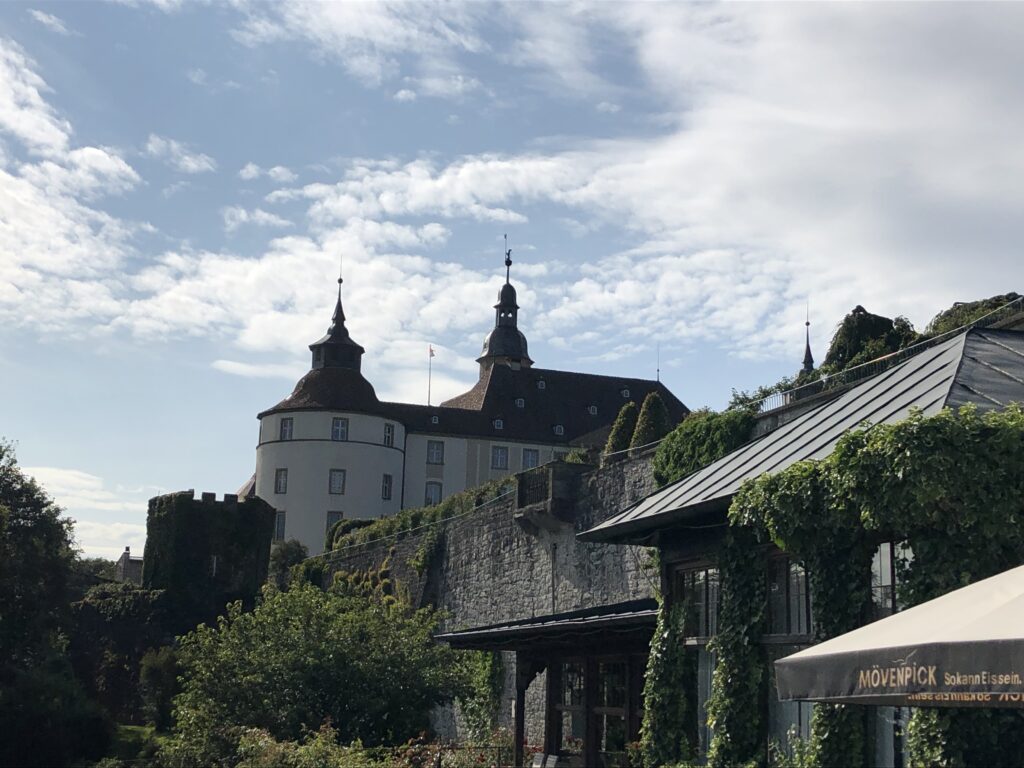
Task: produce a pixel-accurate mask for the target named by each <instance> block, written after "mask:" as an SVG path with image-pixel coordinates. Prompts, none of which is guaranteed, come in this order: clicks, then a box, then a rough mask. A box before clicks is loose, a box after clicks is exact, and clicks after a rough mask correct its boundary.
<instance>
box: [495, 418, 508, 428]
mask: <svg viewBox="0 0 1024 768" xmlns="http://www.w3.org/2000/svg"><path fill="white" fill-rule="evenodd" d="M494 428H495V429H504V428H505V421H504V419H495V420H494Z"/></svg>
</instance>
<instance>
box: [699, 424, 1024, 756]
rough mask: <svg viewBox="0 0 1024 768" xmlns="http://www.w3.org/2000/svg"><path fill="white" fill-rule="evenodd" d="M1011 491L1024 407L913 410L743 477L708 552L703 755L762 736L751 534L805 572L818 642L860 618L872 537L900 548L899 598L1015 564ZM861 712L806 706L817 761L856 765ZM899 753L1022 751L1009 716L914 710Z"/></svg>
mask: <svg viewBox="0 0 1024 768" xmlns="http://www.w3.org/2000/svg"><path fill="white" fill-rule="evenodd" d="M1022 499H1024V411H1022V410H1021V409H1020V408H1019V407H1017V406H1011V407H1009V408H1007V409H1005V410H1004V411H1000V412H989V413H986V414H983V415H982V414H979V413H978V412H977V411H976V410H975V409H974V408H971V407H967V408H962V409H960V410H959V411H956V412H954V411H950V410H945V411H942V412H941V413H939V414H938V415H935V416H931V417H925V416H924V415H923V414H921V413H914V414H912V415H911V416H910V417H909V418H908V419H906V420H904V421H902V422H900V423H897V424H889V425H878V426H874V427H872V428H870V429H864V430H857V431H854V432H851V433H849V434H847V435H845V436H844V437H843V438H842V439H841V440H840V441H839V443H838V445H837V447H836V449H835V450H834V452H833V453H832V454H831V455H830V456H829V457H828V458H826V459H824V460H823V461H820V462H803V463H800V464H796V465H794V466H792V467H790V468H789V469H787V470H785V471H784V472H781V473H778V474H776V475H774V476H762V477H761V478H759V479H757V480H754V481H752V482H749V483H747V484H745V485H744V487H743V488H742V489H741V491H740V493H739V494H738V495H737V497H736V498H735V500H734V501H733V505H732V507H731V509H730V513H729V522H730V531H729V534H728V536H727V537H726V545H725V546H724V547H723V550H722V552H721V559H720V568H721V572H722V607H721V610H720V613H719V636H718V637H717V638H716V639H715V640H714V643H713V647H714V650H715V651H716V652H717V653H718V666H717V668H716V670H715V675H714V680H713V684H712V697H711V700H710V701H709V703H708V712H709V714H710V715H711V718H712V720H713V722H714V727H715V736H714V740H713V742H712V754H711V762H712V764H718V765H726V764H731V763H738V762H742V761H744V760H749V759H752V758H756V757H757V755H758V752H759V748H760V744H761V743H763V741H759V740H758V739H757V738H756V730H757V729H758V728H759V727H760V726H759V725H758V718H759V713H760V706H759V703H758V702H759V700H760V696H761V693H760V691H759V689H758V687H757V686H758V685H759V683H760V677H761V675H762V672H763V669H764V661H763V659H760V658H758V653H757V650H756V649H757V637H756V635H757V633H758V632H759V631H760V627H761V626H762V620H763V607H764V577H763V566H762V565H761V564H760V563H759V562H758V560H759V555H758V554H757V553H758V544H759V543H762V542H764V543H767V542H769V541H770V542H772V543H774V544H775V545H776V546H777V547H778V548H779V549H781V550H783V551H784V552H785V553H787V554H788V555H789V556H790V557H791V558H793V559H794V560H797V561H800V562H802V563H803V564H804V565H805V566H806V567H807V568H808V571H809V575H810V590H811V599H812V603H813V605H814V627H813V631H814V634H815V637H816V639H819V640H822V639H826V638H828V637H832V636H835V635H837V634H840V633H842V632H846V631H848V630H850V629H853V628H854V627H856V626H859V625H861V624H863V623H864V622H865V621H866V620H867V616H868V611H869V610H870V608H871V600H870V597H871V594H870V565H871V557H872V552H873V549H874V548H875V546H876V545H877V543H879V542H883V541H891V542H897V543H904V544H906V545H907V546H909V548H910V550H911V551H912V552H913V558H907V557H903V558H898V559H897V581H898V583H899V597H900V600H901V602H903V603H904V604H907V605H915V604H917V603H920V602H923V601H925V600H930V599H932V598H934V597H937V596H939V595H941V594H944V593H945V592H948V591H950V590H952V589H955V588H957V587H960V586H964V585H966V584H968V583H971V582H973V581H976V580H978V579H981V578H985V577H987V576H991V575H993V574H996V573H999V572H1000V571H1003V570H1005V569H1007V568H1010V567H1013V566H1015V565H1019V564H1020V562H1022V561H1024V501H1022ZM865 711H866V710H864V709H863V708H858V707H841V706H833V705H819V706H818V707H816V708H815V715H814V718H813V722H812V739H811V741H810V744H811V753H812V755H813V757H814V760H815V763H816V764H817V765H822V766H833V765H835V766H843V765H860V764H863V763H864V762H865V759H866V757H865V749H866V744H867V738H866V736H867V730H866V726H867V723H866V721H865V714H864V713H865ZM744 715H746V717H744ZM1015 723H1016V724H1017V725H1016V727H1015V725H1014V724H1015ZM907 750H908V759H909V762H910V763H911V764H913V765H943V766H961V765H966V764H967V763H968V762H970V763H971V764H977V765H982V764H986V765H987V764H998V763H999V762H1000V760H1001V759H1002V758H1003V757H1005V755H1007V754H1021V753H1024V732H1022V729H1020V728H1019V718H1015V717H1014V716H1013V715H1012V713H1010V714H1009V715H1008V714H1007V713H1003V712H986V711H970V710H958V709H950V710H943V711H942V712H935V711H932V710H926V709H917V710H915V712H914V714H913V716H912V718H911V722H910V725H909V727H908V737H907Z"/></svg>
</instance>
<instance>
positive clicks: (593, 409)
mask: <svg viewBox="0 0 1024 768" xmlns="http://www.w3.org/2000/svg"><path fill="white" fill-rule="evenodd" d="M587 413H589V414H590V415H591V416H597V406H596V405H591V406H588V407H587Z"/></svg>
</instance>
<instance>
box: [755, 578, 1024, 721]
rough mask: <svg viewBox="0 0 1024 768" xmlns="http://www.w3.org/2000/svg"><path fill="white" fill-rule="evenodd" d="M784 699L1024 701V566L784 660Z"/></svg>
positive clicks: (779, 671) (780, 669)
mask: <svg viewBox="0 0 1024 768" xmlns="http://www.w3.org/2000/svg"><path fill="white" fill-rule="evenodd" d="M775 673H776V679H777V683H778V691H779V699H780V700H782V701H789V700H808V701H829V702H835V703H851V704H877V705H893V706H921V707H935V706H949V707H962V706H978V707H1024V566H1021V567H1019V568H1014V569H1012V570H1009V571H1006V572H1005V573H1001V574H999V575H998V576H992V577H991V578H988V579H984V580H982V581H978V582H975V583H974V584H971V585H969V586H966V587H963V588H961V589H958V590H956V591H954V592H950V593H949V594H946V595H943V596H942V597H938V598H936V599H935V600H930V601H928V602H927V603H922V604H921V605H918V606H915V607H913V608H909V609H907V610H906V611H902V612H900V613H897V614H894V615H893V616H889V617H887V618H884V619H881V620H880V621H876V622H874V623H873V624H868V625H866V626H863V627H861V628H860V629H855V630H854V631H852V632H847V633H846V634H845V635H840V636H839V637H836V638H833V639H831V640H827V641H825V642H823V643H819V644H818V645H815V646H812V647H810V648H807V649H805V650H803V651H800V652H799V653H794V654H793V655H791V656H787V657H785V658H783V659H779V660H778V661H776V662H775Z"/></svg>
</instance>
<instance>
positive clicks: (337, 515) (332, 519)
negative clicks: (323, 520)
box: [327, 512, 342, 531]
mask: <svg viewBox="0 0 1024 768" xmlns="http://www.w3.org/2000/svg"><path fill="white" fill-rule="evenodd" d="M341 518H342V514H341V512H328V513H327V530H328V531H330V530H331V528H333V527H334V525H335V523H337V522H338V521H340V520H341Z"/></svg>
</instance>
